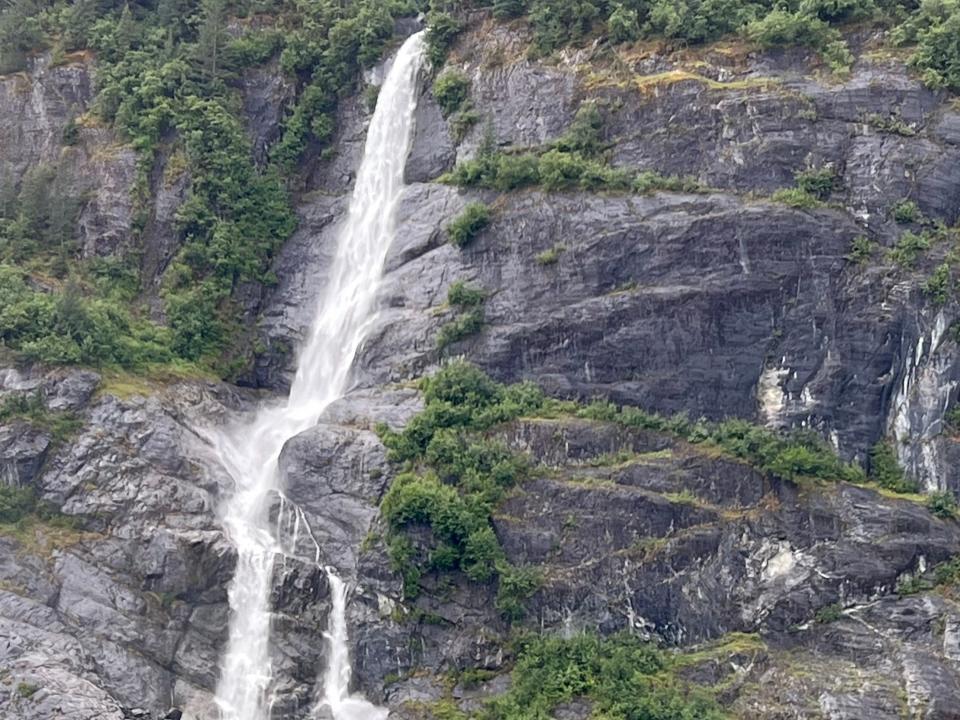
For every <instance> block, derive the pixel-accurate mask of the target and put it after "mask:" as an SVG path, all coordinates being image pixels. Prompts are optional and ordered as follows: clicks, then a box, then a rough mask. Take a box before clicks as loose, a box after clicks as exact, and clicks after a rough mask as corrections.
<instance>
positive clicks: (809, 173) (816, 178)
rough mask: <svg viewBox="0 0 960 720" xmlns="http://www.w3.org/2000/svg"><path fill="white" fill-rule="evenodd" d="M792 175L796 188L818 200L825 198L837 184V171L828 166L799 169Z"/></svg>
mask: <svg viewBox="0 0 960 720" xmlns="http://www.w3.org/2000/svg"><path fill="white" fill-rule="evenodd" d="M793 177H794V180H795V181H796V184H797V188H799V189H800V190H803V191H804V192H805V193H807V194H808V195H813V196H814V197H815V198H817V199H818V200H826V199H827V198H828V197H830V195H831V193H833V191H834V190H835V189H836V186H837V173H836V171H834V169H833V168H832V167H830V166H827V167H822V168H809V169H807V170H801V171H799V172H797V173H796V174H795V175H794V176H793Z"/></svg>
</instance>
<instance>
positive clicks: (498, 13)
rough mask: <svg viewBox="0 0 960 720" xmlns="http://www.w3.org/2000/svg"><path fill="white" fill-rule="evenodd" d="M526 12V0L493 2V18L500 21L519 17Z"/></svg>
mask: <svg viewBox="0 0 960 720" xmlns="http://www.w3.org/2000/svg"><path fill="white" fill-rule="evenodd" d="M526 10H527V3H526V0H493V16H494V17H495V18H498V19H500V20H506V19H509V18H515V17H519V16H520V15H522V14H523V13H525V12H526Z"/></svg>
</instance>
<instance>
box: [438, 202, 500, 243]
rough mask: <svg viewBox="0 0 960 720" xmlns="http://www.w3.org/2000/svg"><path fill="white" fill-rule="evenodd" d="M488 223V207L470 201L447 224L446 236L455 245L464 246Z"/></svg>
mask: <svg viewBox="0 0 960 720" xmlns="http://www.w3.org/2000/svg"><path fill="white" fill-rule="evenodd" d="M489 224H490V208H489V207H487V206H486V205H484V204H483V203H481V202H472V203H470V204H469V205H467V206H466V207H465V208H464V209H463V212H462V213H460V215H459V216H458V217H457V218H456V219H455V220H454V221H453V222H451V223H450V224H449V225H448V226H447V236H448V237H449V238H450V242H452V243H453V244H454V245H456V246H457V247H459V248H462V247H466V246H467V245H468V244H470V243H471V242H472V241H473V240H474V239H475V238H476V237H477V235H479V234H480V231H481V230H483V229H484V228H485V227H487V225H489Z"/></svg>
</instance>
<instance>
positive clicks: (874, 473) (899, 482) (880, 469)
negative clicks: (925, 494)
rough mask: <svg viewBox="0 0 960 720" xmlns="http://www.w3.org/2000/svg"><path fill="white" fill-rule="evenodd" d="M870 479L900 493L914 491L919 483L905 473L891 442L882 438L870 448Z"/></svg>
mask: <svg viewBox="0 0 960 720" xmlns="http://www.w3.org/2000/svg"><path fill="white" fill-rule="evenodd" d="M870 479H871V480H872V481H873V482H875V483H876V484H877V485H879V486H880V487H882V488H886V489H887V490H893V491H894V492H900V493H914V492H917V491H918V490H919V487H918V485H917V483H916V482H915V481H913V480H911V479H909V478H907V476H906V475H905V473H904V472H903V468H902V467H900V462H899V461H898V460H897V455H896V453H895V452H894V450H893V446H892V445H890V443H888V442H885V441H883V440H880V441H879V442H877V444H876V445H874V446H873V448H871V450H870Z"/></svg>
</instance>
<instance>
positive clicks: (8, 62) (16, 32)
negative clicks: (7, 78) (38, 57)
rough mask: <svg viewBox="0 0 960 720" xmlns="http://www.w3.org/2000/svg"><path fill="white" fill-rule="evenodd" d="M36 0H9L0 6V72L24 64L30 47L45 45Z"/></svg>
mask: <svg viewBox="0 0 960 720" xmlns="http://www.w3.org/2000/svg"><path fill="white" fill-rule="evenodd" d="M42 7H43V5H42V4H41V3H40V2H39V1H38V0H9V1H8V2H5V3H4V4H3V6H2V7H0V74H4V73H9V72H16V71H18V70H23V69H25V68H26V67H27V57H28V55H29V53H30V52H31V51H32V50H36V49H38V48H42V47H44V46H45V45H46V34H45V33H44V31H43V26H42V24H41V19H40V16H39V15H40V11H41V8H42Z"/></svg>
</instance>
